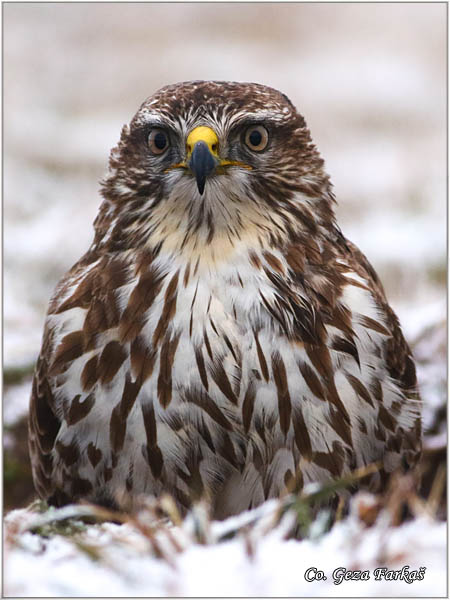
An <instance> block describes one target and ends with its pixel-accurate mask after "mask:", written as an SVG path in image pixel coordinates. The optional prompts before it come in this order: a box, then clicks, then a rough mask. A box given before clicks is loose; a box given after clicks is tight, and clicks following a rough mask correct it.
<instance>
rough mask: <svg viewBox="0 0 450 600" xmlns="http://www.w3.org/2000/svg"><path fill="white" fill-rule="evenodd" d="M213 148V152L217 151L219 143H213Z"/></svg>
mask: <svg viewBox="0 0 450 600" xmlns="http://www.w3.org/2000/svg"><path fill="white" fill-rule="evenodd" d="M211 150H212V151H213V152H215V151H216V150H217V144H213V145H212V146H211Z"/></svg>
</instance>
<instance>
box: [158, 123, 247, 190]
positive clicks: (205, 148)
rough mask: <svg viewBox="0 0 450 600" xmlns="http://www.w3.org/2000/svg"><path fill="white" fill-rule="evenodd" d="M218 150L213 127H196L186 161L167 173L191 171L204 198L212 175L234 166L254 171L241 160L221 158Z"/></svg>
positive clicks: (187, 147) (190, 139)
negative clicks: (207, 181)
mask: <svg viewBox="0 0 450 600" xmlns="http://www.w3.org/2000/svg"><path fill="white" fill-rule="evenodd" d="M218 148H219V138H218V137H217V134H216V132H215V131H214V130H213V129H211V127H205V126H203V125H201V126H198V127H195V128H194V129H193V130H192V131H191V133H190V134H189V135H188V137H187V140H186V161H183V162H180V163H177V164H174V165H171V166H170V167H169V168H168V169H166V172H167V171H169V170H171V169H179V168H182V169H189V170H190V171H191V173H192V174H193V175H195V179H196V181H197V188H198V191H199V194H200V195H201V196H203V192H204V191H205V185H206V179H207V177H209V175H211V173H213V172H216V173H217V174H221V173H223V172H224V168H226V167H233V166H234V167H241V168H244V169H250V170H251V169H252V167H251V166H250V165H247V164H245V163H243V162H241V161H239V160H228V159H226V158H220V157H219V153H218Z"/></svg>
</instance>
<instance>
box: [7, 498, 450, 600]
mask: <svg viewBox="0 0 450 600" xmlns="http://www.w3.org/2000/svg"><path fill="white" fill-rule="evenodd" d="M368 501H369V503H370V497H366V495H362V494H361V495H360V498H356V499H355V500H354V502H353V506H352V511H351V514H350V516H349V517H348V518H347V519H345V520H344V521H342V522H339V523H337V524H336V525H335V526H334V527H333V529H332V530H331V531H330V532H329V533H327V534H325V535H322V536H320V535H319V536H318V537H317V538H316V539H314V537H313V539H307V540H304V541H297V540H295V539H286V537H287V536H286V534H287V532H288V531H289V529H290V527H291V525H292V521H293V518H295V517H294V515H293V514H292V513H290V512H287V513H286V514H285V515H284V517H283V518H282V519H281V521H279V523H278V519H277V513H278V510H279V502H277V501H270V502H267V503H266V504H265V505H263V506H261V507H259V509H256V510H254V511H252V512H251V513H242V515H240V516H238V517H233V518H230V519H228V520H227V521H223V522H220V523H218V522H213V523H208V522H207V520H205V519H202V518H201V517H202V514H199V515H197V517H196V518H197V521H195V517H193V516H192V515H191V516H190V518H188V519H186V520H185V521H184V522H183V523H182V525H180V526H177V527H175V526H168V525H161V526H160V527H159V528H158V527H153V528H151V527H148V528H147V529H145V526H144V524H143V523H144V520H143V521H142V522H141V524H140V526H136V525H133V524H130V523H125V524H121V525H118V524H113V523H103V524H100V525H90V526H88V527H83V526H82V525H81V523H80V522H79V521H78V522H77V521H75V522H73V521H72V523H71V527H72V530H74V529H76V526H77V523H78V527H79V531H78V532H76V531H75V532H73V531H72V532H70V534H69V533H67V531H66V532H65V534H64V535H61V534H56V535H53V536H51V537H45V534H42V535H38V534H36V533H31V532H30V529H33V530H35V528H36V527H38V526H40V527H41V530H42V528H43V524H44V523H45V522H46V521H48V515H47V516H46V515H44V518H43V519H42V517H41V516H39V515H36V514H32V513H30V512H27V511H25V510H16V511H13V512H11V513H9V515H8V516H7V518H6V525H5V536H6V549H7V556H6V560H5V565H4V573H5V588H4V595H6V596H33V597H43V596H46V597H54V596H68V597H79V596H90V597H98V596H106V597H117V596H125V597H135V596H147V597H148V596H184V597H190V596H193V597H203V596H206V597H213V596H216V597H217V596H219V597H234V596H238V597H245V596H257V597H261V596H272V597H273V596H283V597H291V596H294V597H299V596H300V597H302V596H303V597H305V596H306V597H312V596H322V597H323V596H336V597H347V598H349V597H366V596H375V597H406V596H416V597H430V596H434V597H436V596H445V594H446V585H447V576H446V536H447V531H446V525H445V524H444V523H442V522H436V521H434V520H433V519H432V518H431V517H430V516H427V515H426V514H425V513H424V514H422V515H421V516H419V517H418V518H416V520H414V521H412V522H409V523H406V524H404V525H402V526H400V527H392V526H391V525H390V518H389V515H388V513H387V512H381V513H380V514H379V516H378V519H377V520H376V522H375V524H374V525H372V526H370V527H368V526H367V525H366V524H365V522H364V520H363V519H361V518H360V515H361V514H364V512H363V511H362V508H363V507H364V502H366V503H367V502H368ZM358 506H359V508H358ZM70 510H71V509H70V507H68V509H60V511H59V512H60V513H61V511H64V512H65V514H66V515H67V514H68V512H70ZM78 510H79V509H78ZM57 512H58V511H55V512H54V515H56V514H57ZM257 517H259V518H257ZM203 522H204V523H205V533H204V535H203V536H202V539H201V540H200V541H199V535H198V530H199V528H201V527H202V523H203ZM276 523H278V524H276ZM230 532H234V536H233V537H232V538H231V539H229V538H230V535H229V533H230ZM227 534H228V535H227ZM47 535H48V534H47ZM314 569H315V570H314ZM382 569H385V570H384V571H383V570H382ZM346 572H347V573H348V572H351V573H352V574H351V575H347V577H352V579H350V580H346V579H345V578H344V574H345V573H346ZM24 573H26V576H24ZM358 577H359V579H357V578H358Z"/></svg>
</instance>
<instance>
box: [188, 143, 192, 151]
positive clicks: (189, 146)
mask: <svg viewBox="0 0 450 600" xmlns="http://www.w3.org/2000/svg"><path fill="white" fill-rule="evenodd" d="M187 150H188V152H192V146H191V145H190V144H188V145H187Z"/></svg>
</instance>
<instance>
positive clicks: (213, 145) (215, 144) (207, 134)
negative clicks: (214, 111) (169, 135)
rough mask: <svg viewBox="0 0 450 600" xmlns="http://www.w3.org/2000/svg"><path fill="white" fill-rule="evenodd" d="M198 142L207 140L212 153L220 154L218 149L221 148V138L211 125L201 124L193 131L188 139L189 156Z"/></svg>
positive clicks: (206, 142)
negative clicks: (204, 125)
mask: <svg viewBox="0 0 450 600" xmlns="http://www.w3.org/2000/svg"><path fill="white" fill-rule="evenodd" d="M197 142H205V144H206V145H207V146H208V148H209V151H210V152H211V154H213V155H214V156H218V154H217V151H218V149H219V138H218V137H217V134H216V132H215V131H214V130H213V129H211V127H203V126H201V127H196V128H195V129H193V130H192V131H191V133H190V134H189V135H188V138H187V140H186V148H187V151H188V156H190V155H191V153H192V151H193V150H194V146H195V144H196V143H197Z"/></svg>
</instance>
